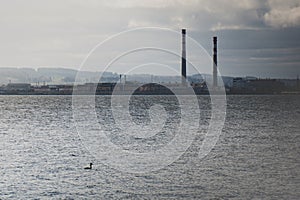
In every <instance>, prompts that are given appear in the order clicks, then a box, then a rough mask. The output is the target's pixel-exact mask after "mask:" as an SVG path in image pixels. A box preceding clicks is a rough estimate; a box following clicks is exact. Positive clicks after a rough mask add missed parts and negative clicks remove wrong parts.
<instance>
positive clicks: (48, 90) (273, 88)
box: [0, 77, 300, 95]
mask: <svg viewBox="0 0 300 200" xmlns="http://www.w3.org/2000/svg"><path fill="white" fill-rule="evenodd" d="M206 81H207V80H204V79H196V78H195V77H188V83H187V86H190V87H191V88H192V89H193V91H194V92H195V94H198V95H207V94H210V91H209V89H208V87H207V82H206ZM223 82H224V86H225V90H226V94H300V81H299V78H298V79H260V78H255V77H237V78H230V77H224V78H223ZM74 89H76V91H77V94H96V95H111V94H113V92H114V91H117V92H118V94H128V93H127V92H129V91H134V93H133V94H136V95H169V94H173V93H172V91H171V90H172V89H175V90H176V89H177V90H178V89H182V90H184V87H182V83H176V82H175V83H171V82H169V83H161V84H160V83H151V82H150V83H140V82H137V81H126V80H124V78H123V79H119V80H118V81H115V82H101V83H82V84H74V83H72V84H70V83H69V84H46V82H44V83H42V84H30V83H8V84H3V85H1V86H0V94H1V95H72V94H73V90H74ZM170 89H171V90H170ZM78 91H79V93H78ZM183 94H184V93H183Z"/></svg>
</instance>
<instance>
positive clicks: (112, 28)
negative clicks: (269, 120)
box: [0, 0, 300, 78]
mask: <svg viewBox="0 0 300 200" xmlns="http://www.w3.org/2000/svg"><path fill="white" fill-rule="evenodd" d="M139 27H161V28H169V29H172V30H174V31H180V29H181V28H186V29H187V34H188V36H190V37H192V38H193V39H195V40H196V41H197V42H198V43H200V44H201V45H202V46H203V47H204V48H205V49H206V50H207V51H208V53H209V54H211V48H212V47H211V43H212V41H211V39H212V37H213V36H218V39H219V43H218V44H219V68H220V71H221V73H222V75H232V76H246V75H254V76H258V77H289V78H295V77H296V76H297V74H300V0H265V1H264V0H261V1H259V0H181V1H180V0H177V1H176V0H174V1H172V0H119V1H113V0H107V1H100V0H65V1H61V0H49V1H41V0H26V1H24V0H19V1H17V0H1V6H0V28H1V37H0V67H33V68H38V67H65V68H72V69H77V68H78V67H79V66H80V63H81V62H82V61H83V60H84V58H85V57H86V56H87V54H88V52H90V50H91V49H92V48H93V47H95V45H97V44H98V43H99V42H101V41H103V40H105V39H106V38H108V37H110V36H112V35H114V34H117V33H119V32H121V31H126V30H129V29H132V28H139ZM156 37H157V38H161V37H162V36H161V35H159V34H157V35H156ZM158 40H159V39H158ZM163 40H164V41H165V39H163ZM129 42H132V41H124V42H123V43H122V45H123V46H126V45H128V43H129ZM178 43H179V46H178V47H180V40H179V41H178ZM110 51H116V48H114V49H109V48H108V49H107V52H105V53H107V54H109V53H110ZM190 53H191V52H190ZM189 55H190V54H189V52H188V56H189ZM137 56H142V54H141V53H140V54H137ZM157 58H159V59H163V57H161V55H160V56H157ZM159 59H155V62H159ZM124 60H126V59H124ZM128 60H129V58H127V61H128ZM93 62H94V63H93ZM124 62H125V61H124ZM149 62H150V61H149ZM128 63H129V61H128ZM89 64H90V65H94V66H98V65H99V63H98V62H97V61H95V60H94V61H92V60H91V61H90V62H89ZM120 65H121V62H120ZM98 67H99V69H100V70H101V67H100V66H98ZM117 69H118V68H116V70H117ZM158 70H159V68H158ZM209 70H210V69H209ZM158 73H160V72H158ZM161 73H162V74H164V73H166V72H164V71H163V70H162V72H161Z"/></svg>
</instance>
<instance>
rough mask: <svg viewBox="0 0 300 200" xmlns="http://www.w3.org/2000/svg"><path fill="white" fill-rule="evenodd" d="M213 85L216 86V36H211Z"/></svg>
mask: <svg viewBox="0 0 300 200" xmlns="http://www.w3.org/2000/svg"><path fill="white" fill-rule="evenodd" d="M213 44H214V47H213V86H214V87H218V77H217V76H218V70H217V67H218V60H217V37H213Z"/></svg>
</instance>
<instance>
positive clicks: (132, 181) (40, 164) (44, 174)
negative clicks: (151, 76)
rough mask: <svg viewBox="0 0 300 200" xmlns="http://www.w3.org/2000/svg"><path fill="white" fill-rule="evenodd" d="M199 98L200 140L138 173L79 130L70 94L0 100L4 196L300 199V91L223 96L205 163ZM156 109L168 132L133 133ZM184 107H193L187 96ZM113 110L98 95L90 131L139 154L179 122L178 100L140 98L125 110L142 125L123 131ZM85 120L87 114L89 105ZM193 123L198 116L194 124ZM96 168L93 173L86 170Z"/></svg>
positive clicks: (206, 105)
mask: <svg viewBox="0 0 300 200" xmlns="http://www.w3.org/2000/svg"><path fill="white" fill-rule="evenodd" d="M197 100H198V104H199V105H198V106H199V110H200V112H199V113H200V115H201V116H200V117H199V120H198V121H199V123H198V121H196V122H197V123H196V124H200V125H199V127H198V126H197V125H196V126H195V127H189V128H192V130H194V131H196V132H197V133H196V136H195V138H194V139H193V141H192V142H191V143H190V144H189V146H187V147H186V149H185V151H184V152H181V154H180V155H179V156H178V158H176V159H174V160H173V161H172V162H169V163H167V164H165V165H162V166H161V167H159V168H155V169H153V170H148V171H144V172H141V171H139V170H138V169H135V170H136V171H134V170H132V171H130V170H124V168H119V167H116V166H113V165H111V164H110V163H111V162H113V161H114V159H115V162H116V163H117V162H118V161H119V160H118V159H121V158H119V157H118V156H116V155H115V154H116V152H112V154H111V159H110V162H107V160H106V159H102V157H101V153H102V152H101V151H100V152H99V149H96V150H97V152H96V150H95V149H93V148H92V147H94V146H95V143H94V144H92V143H93V142H97V140H99V138H97V137H96V138H94V139H92V140H89V139H88V140H86V138H88V137H87V135H86V134H89V132H90V131H91V130H88V129H89V128H88V127H87V128H86V127H85V129H86V131H82V129H80V126H81V125H80V123H78V122H77V121H76V120H75V117H74V112H73V110H74V108H73V104H72V102H73V101H72V96H26V95H24V96H22V95H21V96H13V95H11V96H5V95H1V96H0V199H299V198H300V190H299V188H300V156H299V155H300V96H299V95H298V96H297V95H270V96H268V95H258V96H251V95H245V96H243V95H241V96H238V95H234V96H226V116H225V122H224V126H223V127H222V129H221V132H220V135H219V136H218V137H217V138H216V139H217V140H216V143H215V145H214V146H213V147H212V149H210V151H209V153H208V154H207V155H206V156H204V157H199V151H201V143H202V142H203V141H204V140H205V137H206V135H205V133H206V131H207V130H208V128H209V124H210V122H211V121H210V119H211V113H212V106H211V99H210V97H209V96H198V97H197ZM155 104H159V105H161V107H159V108H161V109H165V115H164V117H166V119H165V122H164V124H163V126H162V127H161V128H158V129H159V130H156V131H157V134H153V133H150V132H151V130H152V129H145V130H147V131H148V132H149V137H147V133H148V132H145V133H143V134H144V135H140V136H141V137H140V136H134V135H132V132H134V128H135V127H138V126H142V127H143V126H144V125H149V123H151V116H150V114H149V109H150V108H151V106H153V105H155ZM185 104H187V105H189V104H191V102H189V99H187V100H186V101H185ZM111 107H112V105H111V99H110V97H109V96H96V97H95V113H96V115H95V116H96V118H97V119H96V122H95V123H98V124H99V126H98V127H99V129H101V130H92V131H93V134H95V133H96V134H97V131H98V132H99V133H100V132H101V134H105V135H106V136H107V138H108V139H109V141H111V143H112V144H113V145H115V146H118V147H119V149H121V150H124V149H125V150H126V151H128V152H131V151H132V152H135V153H136V154H139V153H145V152H149V151H152V152H155V151H157V150H158V149H161V148H164V146H166V145H167V144H168V143H169V142H171V141H172V139H174V138H175V137H176V130H177V129H178V128H179V127H178V124H180V121H181V120H182V118H181V114H182V112H181V110H180V109H181V105H180V102H179V101H178V100H177V99H176V97H175V96H168V95H167V96H137V97H134V96H133V97H132V98H131V99H130V102H129V106H128V108H129V113H130V116H131V119H130V120H131V122H133V123H135V124H136V125H137V126H131V128H129V129H125V130H121V129H122V127H120V126H117V125H116V121H115V119H114V115H113V114H112V109H111ZM185 108H186V109H189V108H190V107H189V106H187V107H185ZM120 109H122V108H120ZM191 109H192V107H191ZM154 112H155V110H154ZM189 112H191V113H193V110H187V113H189ZM82 114H83V116H85V115H86V116H87V115H89V113H85V111H84V107H83V108H82ZM154 116H155V115H154ZM152 117H153V116H152ZM157 117H160V116H157ZM196 119H198V118H197V116H194V115H191V116H190V117H189V118H188V121H190V122H193V120H196ZM86 120H88V117H87V118H86ZM81 123H85V120H84V118H83V120H82V121H81ZM191 124H195V123H191ZM91 129H92V128H91ZM79 130H80V131H79ZM127 130H128V131H127ZM126 131H127V132H126ZM129 131H130V132H129ZM120 132H122V134H120ZM127 133H128V135H127V136H126V134H127ZM145 134H146V136H145ZM89 142H90V143H91V144H89ZM98 142H99V141H98ZM177 142H178V141H177ZM179 142H180V141H179ZM96 144H98V143H96ZM99 144H100V143H99ZM177 144H178V143H177ZM178 145H179V146H180V144H178ZM175 149H176V148H175ZM104 153H106V154H107V153H109V151H106V152H103V154H104ZM162 153H166V155H168V154H167V153H170V152H162ZM145 155H148V154H145ZM167 158H168V157H166V160H167ZM122 159H124V158H122ZM151 159H153V162H156V160H155V159H156V158H155V157H154V158H151ZM125 160H126V159H125ZM91 162H92V163H93V168H92V169H90V170H87V169H84V167H85V166H88V165H89V163H91ZM128 162H131V160H128ZM129 166H130V165H129ZM132 167H134V166H132ZM127 169H128V168H127Z"/></svg>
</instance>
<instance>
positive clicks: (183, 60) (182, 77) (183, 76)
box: [181, 29, 186, 85]
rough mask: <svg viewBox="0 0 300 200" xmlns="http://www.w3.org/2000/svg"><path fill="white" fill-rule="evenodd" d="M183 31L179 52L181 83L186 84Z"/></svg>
mask: <svg viewBox="0 0 300 200" xmlns="http://www.w3.org/2000/svg"><path fill="white" fill-rule="evenodd" d="M185 33H186V30H185V29H182V30H181V34H182V54H181V84H182V85H185V84H186V47H185Z"/></svg>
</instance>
